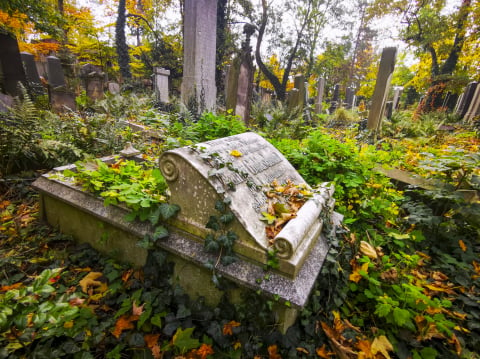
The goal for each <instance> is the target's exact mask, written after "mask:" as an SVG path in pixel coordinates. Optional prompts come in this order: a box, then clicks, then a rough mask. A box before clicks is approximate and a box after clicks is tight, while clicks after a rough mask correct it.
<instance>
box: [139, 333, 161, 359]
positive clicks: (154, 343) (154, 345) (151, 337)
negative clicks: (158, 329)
mask: <svg viewBox="0 0 480 359" xmlns="http://www.w3.org/2000/svg"><path fill="white" fill-rule="evenodd" d="M159 338H160V334H146V335H144V336H143V339H144V340H145V344H146V345H147V348H148V349H150V350H151V352H152V356H153V358H154V359H160V358H161V357H162V352H161V350H160V346H159V345H158V339H159Z"/></svg>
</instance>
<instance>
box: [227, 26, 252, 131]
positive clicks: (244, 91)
mask: <svg viewBox="0 0 480 359" xmlns="http://www.w3.org/2000/svg"><path fill="white" fill-rule="evenodd" d="M254 32H255V27H253V26H252V25H250V24H246V25H245V26H244V28H243V33H244V34H245V35H246V38H245V41H243V42H242V50H241V52H240V55H239V56H238V57H237V58H236V59H235V60H234V61H233V64H232V65H231V66H230V68H229V70H228V77H227V86H226V87H227V92H226V98H225V105H226V107H227V109H231V110H234V113H235V114H236V115H238V116H240V117H241V118H242V120H243V122H244V123H245V124H246V125H247V126H248V123H249V118H250V107H251V102H252V95H253V74H254V67H253V59H252V55H251V51H252V49H251V47H250V37H251V36H252V34H253V33H254Z"/></svg>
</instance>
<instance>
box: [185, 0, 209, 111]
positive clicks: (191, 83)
mask: <svg viewBox="0 0 480 359" xmlns="http://www.w3.org/2000/svg"><path fill="white" fill-rule="evenodd" d="M216 29H217V1H216V0H185V20H184V47H183V82H182V102H183V103H184V104H185V105H186V106H187V107H189V108H190V109H192V108H191V107H192V106H191V104H192V103H196V110H197V112H199V113H200V112H202V111H203V110H214V109H215V103H216V96H217V89H216V86H215V54H216V36H217V30H216Z"/></svg>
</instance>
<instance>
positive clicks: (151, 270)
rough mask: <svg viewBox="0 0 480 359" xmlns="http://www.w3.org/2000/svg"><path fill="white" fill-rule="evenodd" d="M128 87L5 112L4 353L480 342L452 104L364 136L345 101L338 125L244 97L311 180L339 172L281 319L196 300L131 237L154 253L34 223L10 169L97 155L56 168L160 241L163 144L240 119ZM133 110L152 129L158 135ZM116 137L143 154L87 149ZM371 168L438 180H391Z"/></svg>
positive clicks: (463, 165) (475, 352) (474, 146)
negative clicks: (292, 306) (299, 294)
mask: <svg viewBox="0 0 480 359" xmlns="http://www.w3.org/2000/svg"><path fill="white" fill-rule="evenodd" d="M130 96H131V97H127V96H125V97H123V96H120V95H117V96H111V97H107V98H106V99H105V100H103V101H102V102H97V103H96V104H93V105H88V106H87V104H85V108H84V109H83V111H82V112H79V113H73V112H72V113H66V114H62V115H58V114H53V113H51V112H49V111H46V110H39V109H37V108H36V107H35V106H34V105H33V103H32V102H31V101H29V99H28V96H24V99H23V100H22V101H17V103H16V104H15V106H14V108H12V111H10V112H8V113H2V114H0V137H1V140H2V141H1V142H0V159H1V162H0V164H1V166H0V172H1V174H2V179H1V180H0V193H2V198H0V223H1V224H0V243H1V247H0V269H1V272H0V273H1V274H0V348H1V349H0V358H24V357H32V358H33V357H35V358H43V357H48V358H51V357H72V358H125V357H128V358H173V357H176V358H254V357H255V358H269V359H278V358H301V357H305V358H306V357H320V358H335V357H337V358H357V357H358V358H402V359H403V358H405V359H406V358H415V359H421V358H424V359H427V358H456V357H462V358H480V350H479V348H480V324H479V323H480V290H479V288H480V258H479V253H480V243H479V237H480V223H479V222H480V221H479V218H480V204H479V201H478V192H476V191H478V190H479V186H480V181H479V178H480V177H479V176H480V173H479V163H480V158H479V155H478V148H479V145H480V140H479V139H478V137H476V135H475V132H473V131H470V132H469V131H468V130H467V131H466V130H464V129H463V128H462V126H461V124H458V123H456V122H455V123H453V122H452V121H454V119H452V118H450V117H449V116H448V115H447V114H432V115H424V117H422V118H417V119H412V114H411V113H407V112H398V113H396V114H395V115H394V117H393V118H392V120H391V122H390V123H387V124H386V126H385V127H384V133H385V134H388V136H384V137H383V138H382V139H381V141H379V142H378V143H376V144H375V145H371V144H364V143H361V142H360V141H359V140H358V138H361V136H358V132H359V131H358V129H357V127H356V125H355V122H353V121H352V118H351V117H352V116H351V114H349V113H348V112H345V111H344V112H341V113H338V114H337V115H336V116H337V117H339V118H340V117H341V118H342V126H341V127H342V128H341V130H338V128H335V127H334V126H333V127H332V126H328V128H324V127H321V125H322V123H318V122H316V121H315V120H313V122H312V121H310V120H308V121H307V119H305V118H304V116H305V115H304V114H303V113H302V112H295V111H293V112H289V111H287V109H286V108H283V107H282V105H279V104H277V105H275V106H274V107H272V108H267V107H266V106H265V105H257V106H256V107H255V112H254V113H255V118H254V119H255V121H254V129H255V130H256V131H258V132H259V133H262V134H263V135H264V136H265V137H267V138H268V139H269V140H270V141H271V142H272V143H273V144H274V145H275V146H276V147H277V148H278V149H279V150H280V151H281V152H282V153H283V154H284V155H285V157H286V158H287V159H288V160H289V161H290V162H291V163H292V164H293V165H294V166H295V168H296V169H297V170H298V171H299V173H300V174H301V175H302V176H303V177H304V178H305V180H306V181H307V182H308V183H309V184H311V185H312V186H315V185H317V184H319V183H322V182H325V181H329V182H332V183H333V184H334V185H335V188H336V192H335V199H336V206H335V210H336V211H338V212H340V213H341V214H342V215H344V222H343V226H342V228H340V229H339V231H338V234H337V237H336V238H334V239H332V241H331V243H330V251H329V254H328V256H327V259H326V261H325V264H324V267H323V269H322V272H321V274H320V275H319V277H318V279H317V281H316V283H315V286H314V288H313V290H312V294H311V296H310V300H309V302H308V304H307V306H306V307H305V308H303V309H302V310H301V311H300V314H299V318H298V320H297V321H296V323H295V324H294V325H293V326H292V327H291V328H290V329H289V330H288V331H287V333H285V334H281V333H280V332H279V331H278V330H276V327H275V318H274V317H273V316H272V312H271V308H272V305H274V304H275V303H274V302H273V301H271V300H266V299H265V298H262V297H261V296H259V295H257V294H255V293H252V295H251V296H250V297H249V298H245V300H244V302H243V303H244V304H243V305H241V306H240V305H237V306H234V305H231V304H229V303H228V302H227V301H222V302H221V304H220V305H219V307H218V308H210V307H208V306H206V305H205V303H204V302H203V300H202V299H201V298H200V299H198V300H196V301H192V300H190V299H189V298H188V297H187V296H186V295H185V294H184V293H183V291H182V289H181V288H178V287H176V286H174V285H172V281H171V277H172V266H171V264H170V263H169V262H168V261H167V255H166V253H165V252H163V251H161V250H158V249H157V247H156V246H154V245H152V243H150V242H145V243H140V245H142V246H144V248H146V249H149V258H148V260H147V264H146V265H145V267H144V268H139V269H134V268H131V267H129V266H128V265H125V264H120V263H117V262H115V261H114V260H112V259H108V258H106V257H103V256H101V255H100V254H98V253H97V252H96V251H94V250H93V249H91V248H89V247H88V246H86V245H79V244H76V243H75V242H74V241H73V240H72V239H71V238H69V237H67V236H65V235H62V234H60V233H58V232H57V231H55V230H54V229H52V228H50V227H47V226H44V225H42V224H41V223H40V222H39V214H38V210H39V204H38V198H37V195H36V194H35V193H33V192H32V191H31V190H30V187H29V184H30V181H31V178H30V179H25V177H21V176H19V175H18V173H19V171H21V170H27V169H29V170H31V169H38V168H43V169H48V168H51V167H52V166H56V165H59V164H66V163H71V162H74V161H77V160H78V159H84V158H90V159H89V162H88V163H89V164H88V165H85V164H82V163H83V162H82V163H78V166H79V169H80V171H78V172H75V173H73V172H72V173H69V172H67V173H64V175H65V176H68V177H72V178H74V179H75V181H77V183H78V184H79V185H82V186H84V187H85V188H86V189H88V190H90V191H92V192H94V193H95V194H96V195H99V196H101V197H103V198H104V200H105V203H106V205H109V204H110V205H111V204H119V203H121V204H123V205H126V206H127V207H128V208H130V209H131V210H132V216H131V217H132V218H131V220H134V219H135V218H137V219H140V220H148V221H150V222H151V223H152V224H153V225H156V226H157V228H159V229H158V233H157V234H158V236H157V238H156V239H158V240H161V238H162V237H163V236H166V235H167V234H168V233H167V232H166V231H165V230H164V228H163V227H162V221H164V220H166V219H168V218H169V217H170V216H173V215H175V213H176V211H178V210H179V209H178V208H175V207H174V206H171V205H169V204H168V203H167V202H168V191H167V188H166V184H165V181H164V179H163V178H162V177H161V174H160V173H159V171H158V169H156V167H155V166H156V165H155V163H156V162H155V161H156V156H158V155H159V154H160V153H161V152H162V151H164V150H166V149H169V148H173V147H178V146H183V145H187V144H194V143H197V142H202V141H207V140H211V139H215V138H218V137H224V136H229V135H233V134H238V133H242V132H244V131H246V130H247V128H246V127H245V125H243V123H242V122H240V121H239V120H238V119H237V118H236V117H235V116H233V115H232V114H231V113H226V114H218V115H214V114H212V113H205V114H202V116H200V117H199V118H196V116H193V115H192V114H191V113H188V111H187V110H185V109H183V110H182V109H180V111H179V112H176V113H170V114H165V113H160V112H158V111H157V110H156V109H155V108H154V107H153V105H152V103H153V102H152V101H151V99H148V98H142V97H132V96H136V95H130ZM26 109H28V111H26ZM342 116H343V117H342ZM127 120H128V121H135V122H136V123H137V124H142V125H143V126H146V129H147V130H148V131H153V132H155V133H156V135H155V136H154V137H153V140H151V139H149V138H147V137H145V135H144V134H142V133H141V132H138V133H137V132H134V131H133V130H132V127H129V126H128V124H125V122H123V121H127ZM322 121H324V120H323V119H322ZM323 123H324V124H328V123H329V122H328V121H324V122H323ZM330 123H332V122H330ZM447 124H448V126H449V127H445V125H447ZM442 126H443V127H442ZM411 137H415V140H412V139H411ZM159 139H160V140H159ZM127 141H130V142H133V143H134V145H135V146H137V147H138V148H139V149H142V150H143V151H144V152H145V153H148V156H144V157H145V159H146V162H145V166H140V165H138V164H137V163H135V162H134V161H120V162H114V163H111V164H109V165H105V164H103V163H102V162H99V161H95V160H92V159H91V158H92V157H98V156H100V155H107V154H111V153H114V152H115V151H118V150H119V149H121V148H122V147H123V145H124V144H125V143H126V142H127ZM150 156H151V157H150ZM82 166H83V168H82ZM379 166H385V167H396V168H402V169H407V170H409V171H412V172H414V173H415V174H416V175H418V176H422V177H423V178H426V179H430V180H436V181H441V182H434V183H435V185H434V186H432V187H430V188H429V189H428V190H425V189H421V188H417V187H411V186H410V187H409V186H406V187H401V188H398V187H396V186H395V185H394V184H393V183H392V182H391V181H390V179H388V178H387V177H385V176H384V175H383V174H382V173H381V172H380V171H378V167H379ZM14 173H16V175H14ZM7 175H8V176H7ZM30 175H31V173H30ZM180 210H181V209H180ZM222 213H223V212H222ZM219 217H220V215H219Z"/></svg>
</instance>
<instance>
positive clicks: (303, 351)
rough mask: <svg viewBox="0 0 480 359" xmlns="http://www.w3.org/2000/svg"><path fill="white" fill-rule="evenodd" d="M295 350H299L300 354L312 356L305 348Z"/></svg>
mask: <svg viewBox="0 0 480 359" xmlns="http://www.w3.org/2000/svg"><path fill="white" fill-rule="evenodd" d="M295 349H297V352H299V353H303V354H306V355H308V354H310V352H309V351H308V350H307V349H305V348H302V347H297V348H295Z"/></svg>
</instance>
